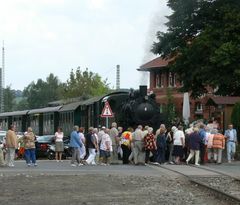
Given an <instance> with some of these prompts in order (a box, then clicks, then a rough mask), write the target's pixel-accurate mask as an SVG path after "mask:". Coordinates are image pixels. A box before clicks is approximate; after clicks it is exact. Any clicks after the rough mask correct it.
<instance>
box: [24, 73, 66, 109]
mask: <svg viewBox="0 0 240 205" xmlns="http://www.w3.org/2000/svg"><path fill="white" fill-rule="evenodd" d="M61 88H62V86H61V83H60V81H59V80H58V78H57V77H56V76H54V75H53V74H52V73H51V74H50V75H49V76H48V77H47V78H46V82H45V81H43V80H42V79H38V80H37V83H35V82H32V83H30V84H29V85H28V86H27V87H26V88H25V89H24V91H23V96H24V97H26V98H27V104H28V106H29V107H28V108H29V109H34V108H40V107H46V106H47V105H48V103H49V102H51V101H55V100H59V99H60V97H61V95H60V93H61V90H60V89H61ZM24 103H25V102H24Z"/></svg>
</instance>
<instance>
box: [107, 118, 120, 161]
mask: <svg viewBox="0 0 240 205" xmlns="http://www.w3.org/2000/svg"><path fill="white" fill-rule="evenodd" d="M109 135H110V138H111V141H112V149H113V151H112V156H111V161H112V162H113V161H116V160H118V154H117V150H118V143H119V141H118V130H117V123H116V122H113V123H112V128H111V129H110V131H109Z"/></svg>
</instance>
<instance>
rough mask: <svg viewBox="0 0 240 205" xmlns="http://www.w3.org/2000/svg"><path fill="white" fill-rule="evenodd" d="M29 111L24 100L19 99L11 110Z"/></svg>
mask: <svg viewBox="0 0 240 205" xmlns="http://www.w3.org/2000/svg"><path fill="white" fill-rule="evenodd" d="M27 109H29V105H28V101H27V99H26V98H21V99H20V100H18V102H16V103H15V106H14V107H13V110H27Z"/></svg>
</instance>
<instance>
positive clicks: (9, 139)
mask: <svg viewBox="0 0 240 205" xmlns="http://www.w3.org/2000/svg"><path fill="white" fill-rule="evenodd" d="M15 130H16V127H15V125H11V126H10V129H9V130H8V131H7V134H6V148H7V166H9V167H14V157H15V149H17V147H18V143H17V135H16V133H15Z"/></svg>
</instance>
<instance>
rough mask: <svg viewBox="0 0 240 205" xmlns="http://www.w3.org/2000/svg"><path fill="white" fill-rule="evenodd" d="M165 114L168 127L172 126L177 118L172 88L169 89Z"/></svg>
mask: <svg viewBox="0 0 240 205" xmlns="http://www.w3.org/2000/svg"><path fill="white" fill-rule="evenodd" d="M163 114H164V115H165V116H166V119H167V122H166V125H167V126H168V127H170V126H172V125H173V124H174V120H175V118H176V111H175V105H174V102H173V96H172V91H171V88H168V89H167V105H166V106H165V107H164V110H163Z"/></svg>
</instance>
